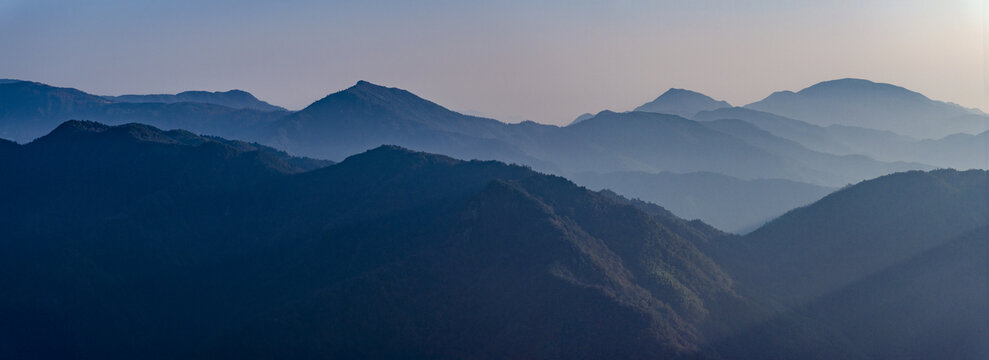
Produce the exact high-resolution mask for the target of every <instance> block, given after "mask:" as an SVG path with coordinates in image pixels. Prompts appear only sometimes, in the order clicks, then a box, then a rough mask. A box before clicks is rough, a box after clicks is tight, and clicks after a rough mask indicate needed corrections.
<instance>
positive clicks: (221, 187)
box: [0, 121, 848, 359]
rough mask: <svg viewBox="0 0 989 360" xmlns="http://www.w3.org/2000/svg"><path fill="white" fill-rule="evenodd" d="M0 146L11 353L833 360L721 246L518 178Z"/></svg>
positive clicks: (630, 205)
mask: <svg viewBox="0 0 989 360" xmlns="http://www.w3.org/2000/svg"><path fill="white" fill-rule="evenodd" d="M0 149H2V151H3V152H2V153H0V154H4V156H7V161H4V162H3V166H4V167H5V173H7V174H10V176H5V177H3V178H2V179H0V195H2V196H3V197H4V198H5V199H6V201H4V202H3V203H2V205H0V215H3V216H0V229H2V230H0V231H2V234H3V235H4V236H0V239H2V240H0V248H2V249H3V251H2V252H0V259H2V261H0V269H2V271H0V286H3V288H4V289H6V293H7V295H6V296H4V297H3V298H2V299H0V313H2V316H3V318H4V319H5V321H3V322H2V323H0V354H2V355H3V357H6V358H20V357H34V358H38V357H74V358H136V357H139V358H200V357H203V358H217V357H224V358H227V357H244V356H247V357H266V356H268V355H272V356H275V355H277V356H290V357H306V358H341V357H343V358H352V357H430V358H476V357H491V356H496V357H525V358H533V357H538V358H546V357H566V358H573V357H577V358H584V357H589V358H599V357H611V356H619V357H626V358H654V357H664V358H685V359H686V358H690V359H697V358H702V359H704V358H711V359H718V358H738V357H766V356H788V357H789V356H800V357H807V358H829V357H836V356H838V357H842V356H844V355H845V354H846V353H847V352H848V350H847V349H843V348H840V347H838V346H836V345H835V344H840V343H843V341H845V340H843V338H842V337H841V336H840V335H838V334H835V333H833V332H830V330H827V329H823V328H816V327H815V326H816V325H815V323H814V322H813V321H807V320H805V319H802V318H799V317H793V316H789V315H787V314H785V313H781V312H779V311H777V310H774V309H773V308H772V307H770V306H768V305H765V304H764V303H763V302H761V301H757V300H755V299H753V298H750V297H749V296H747V295H744V293H743V291H742V289H739V288H737V287H736V286H735V285H734V282H733V280H732V278H731V276H730V275H728V274H727V273H725V272H724V271H723V270H722V269H721V268H720V267H719V266H718V265H717V264H716V263H715V262H714V261H713V260H712V259H711V258H710V257H708V256H707V255H706V254H705V253H703V252H702V251H701V250H700V249H699V248H698V247H697V246H696V245H695V244H705V243H711V242H713V241H716V239H718V238H720V237H723V236H725V235H724V234H723V233H721V232H719V231H717V230H715V229H713V228H711V227H709V226H707V225H705V224H703V223H702V222H699V221H692V222H688V221H685V220H682V219H680V218H677V217H676V216H674V215H672V214H671V213H669V212H668V211H666V210H665V209H662V208H660V207H658V206H656V205H651V204H645V203H641V202H636V201H632V200H627V199H624V198H622V197H620V196H618V195H615V194H614V193H608V192H600V193H599V192H592V191H589V190H587V189H584V188H581V187H578V186H576V185H574V184H573V183H571V182H569V181H568V180H566V179H564V178H560V177H556V176H551V175H543V174H539V173H536V172H533V171H532V170H529V169H527V168H524V167H520V166H512V165H506V164H503V163H499V162H493V161H469V162H467V161H460V160H455V159H452V158H449V157H445V156H439V155H432V154H426V153H421V152H414V151H409V150H405V149H402V148H398V147H394V146H384V147H379V148H376V149H373V150H370V151H367V152H364V153H361V154H358V155H354V156H351V157H349V158H347V159H346V160H344V161H342V162H341V163H339V164H326V163H319V162H314V161H313V160H310V159H300V158H293V157H289V156H287V155H285V154H284V153H279V152H273V151H272V150H271V149H268V148H264V147H260V146H256V145H250V144H245V143H241V142H236V141H229V140H224V139H218V138H206V137H200V136H196V135H192V134H191V133H188V132H184V131H163V130H159V129H156V128H153V127H150V126H146V125H139V124H125V125H120V126H106V125H103V124H99V123H93V122H81V121H71V122H66V123H64V124H62V125H60V126H59V127H58V128H56V129H55V130H53V131H52V132H51V133H50V134H48V135H46V136H43V137H41V138H39V139H37V140H35V141H33V142H31V143H28V144H25V145H16V144H13V145H10V146H4V147H3V148H0ZM324 165H326V166H324ZM761 319H774V321H773V322H772V326H763V327H760V329H759V330H754V331H749V332H746V334H747V335H748V334H757V335H758V336H759V338H760V339H762V340H759V341H756V342H753V341H751V339H748V338H747V337H746V338H744V339H742V338H739V339H737V340H736V339H735V337H736V336H737V335H736V332H735V329H738V328H741V327H745V326H748V325H749V324H757V323H760V321H761ZM794 329H798V330H799V331H800V332H799V333H793V332H791V331H792V330H794ZM821 334H824V335H826V337H823V338H819V337H818V336H819V335H821ZM808 345H812V346H813V349H814V351H813V352H809V351H807V350H806V349H805V347H806V346H808Z"/></svg>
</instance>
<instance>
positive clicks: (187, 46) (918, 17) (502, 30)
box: [0, 0, 989, 124]
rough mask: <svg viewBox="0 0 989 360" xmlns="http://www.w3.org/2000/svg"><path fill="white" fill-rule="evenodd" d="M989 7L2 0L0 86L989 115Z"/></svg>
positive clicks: (968, 2) (555, 119) (523, 106)
mask: <svg viewBox="0 0 989 360" xmlns="http://www.w3.org/2000/svg"><path fill="white" fill-rule="evenodd" d="M987 2H989V0H938V1H914V0H896V1H892V0H890V1H886V0H879V1H868V0H864V1H827V0H825V1H821V0H818V1H793V0H790V1H783V0H764V1H745V0H726V1H713V0H694V1H662V0H658V1H656V0H654V1H622V0H618V1H584V0H566V1H562V0H561V1H538V0H530V1H499V2H495V1H467V0H451V1H445V0H419V1H376V0H363V1H295V0H283V1H257V0H242V1H222V0H194V1H187V0H170V1H148V0H128V1H105V0H88V1H51V0H0V78H16V79H23V80H32V81H39V82H43V83H47V84H51V85H55V86H64V87H74V88H78V89H80V90H84V91H86V92H90V93H95V94H100V95H120V94H128V93H138V94H141V93H176V92H180V91H184V90H211V91H216V90H229V89H242V90H246V91H249V92H251V93H253V94H255V95H256V96H258V97H259V98H261V99H263V100H266V101H268V102H271V103H273V104H276V105H281V106H285V107H287V108H289V109H301V108H303V107H305V106H306V105H308V104H309V103H311V102H313V101H315V100H318V99H319V98H322V97H323V96H325V95H327V94H329V93H332V92H336V91H339V90H342V89H345V88H347V87H349V86H351V85H353V84H354V83H356V82H357V81H358V80H367V81H371V82H374V83H377V84H381V85H387V86H393V87H400V88H403V89H407V90H409V91H412V92H413V93H416V94H418V95H420V96H422V97H424V98H426V99H429V100H432V101H435V102H437V103H439V104H441V105H443V106H446V107H448V108H451V109H453V110H457V111H461V112H469V113H473V114H483V115H486V116H489V117H493V118H496V119H500V120H503V121H507V122H518V121H521V120H533V121H537V122H541V123H553V124H566V123H569V122H570V121H571V120H572V119H573V118H575V117H576V116H578V115H580V114H582V113H585V112H591V113H596V112H598V111H601V110H604V109H611V110H616V111H624V110H631V109H633V108H635V107H636V106H638V105H641V104H643V103H645V102H647V101H649V100H652V99H654V98H655V97H657V96H658V95H660V94H661V93H663V92H664V91H665V90H666V89H668V88H671V87H676V88H686V89H691V90H695V91H699V92H702V93H705V94H707V95H709V96H712V97H714V98H717V99H723V100H726V101H728V102H730V103H732V104H734V105H744V104H747V103H750V102H754V101H757V100H760V99H762V98H764V97H766V96H767V95H769V94H770V93H772V92H774V91H779V90H799V89H802V88H804V87H807V86H810V85H812V84H814V83H817V82H819V81H824V80H831V79H837V78H845V77H856V78H865V79H870V80H873V81H878V82H888V83H893V84H896V85H900V86H904V87H906V88H909V89H911V90H915V91H919V92H921V93H923V94H925V95H927V96H928V97H931V98H933V99H937V100H944V101H951V102H955V103H958V104H960V105H963V106H966V107H979V108H982V109H987V108H989V106H987V88H989V74H987V73H986V69H987V65H989V63H987V57H986V55H985V53H986V49H987V47H989V46H987V45H989V42H987V39H986V36H985V35H986V32H987V25H986V24H985V22H986V18H987V12H989V9H987V8H989V4H987Z"/></svg>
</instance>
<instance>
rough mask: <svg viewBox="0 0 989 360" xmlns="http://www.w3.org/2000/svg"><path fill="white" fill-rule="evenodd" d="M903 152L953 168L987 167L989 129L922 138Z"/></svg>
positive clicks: (921, 159) (988, 165)
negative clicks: (938, 137)
mask: <svg viewBox="0 0 989 360" xmlns="http://www.w3.org/2000/svg"><path fill="white" fill-rule="evenodd" d="M904 152H905V153H906V154H907V155H906V156H910V157H913V158H915V159H918V160H920V161H925V162H929V163H931V164H938V165H941V166H946V167H951V168H955V169H989V131H986V132H983V133H981V134H978V135H970V134H954V135H949V136H945V137H943V138H941V139H937V140H930V139H928V140H922V141H920V142H919V143H917V144H915V145H914V146H912V147H910V148H909V149H908V150H906V151H904Z"/></svg>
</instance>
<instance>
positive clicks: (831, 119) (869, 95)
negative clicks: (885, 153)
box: [746, 79, 989, 138]
mask: <svg viewBox="0 0 989 360" xmlns="http://www.w3.org/2000/svg"><path fill="white" fill-rule="evenodd" d="M746 107H747V108H751V109H756V110H761V111H766V112H771V113H774V114H779V115H782V116H786V117H790V118H794V119H800V120H804V121H809V122H811V123H814V124H818V125H833V124H838V125H848V126H860V127H866V128H873V129H879V130H888V131H893V132H896V133H899V134H904V135H908V136H913V137H916V138H939V137H943V136H947V135H950V134H954V133H973V134H975V133H980V132H983V131H986V130H987V129H989V124H987V120H986V114H984V113H982V112H981V111H978V110H973V109H966V108H963V107H961V106H958V105H956V104H952V103H945V102H941V101H935V100H931V99H929V98H927V97H926V96H924V95H921V94H919V93H917V92H913V91H910V90H907V89H904V88H902V87H899V86H895V85H890V84H883V83H874V82H871V81H868V80H861V79H840V80H832V81H825V82H821V83H818V84H815V85H813V86H811V87H808V88H806V89H803V90H800V91H798V92H792V91H780V92H776V93H773V94H772V95H770V96H769V97H767V98H765V99H763V100H761V101H758V102H755V103H752V104H749V105H746Z"/></svg>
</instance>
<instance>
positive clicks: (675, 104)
mask: <svg viewBox="0 0 989 360" xmlns="http://www.w3.org/2000/svg"><path fill="white" fill-rule="evenodd" d="M724 107H731V104H729V103H727V102H724V101H720V100H714V99H712V98H711V97H709V96H707V95H704V94H701V93H699V92H695V91H690V90H684V89H669V90H667V91H666V92H665V93H663V94H662V95H660V96H659V97H657V98H656V99H655V100H653V101H650V102H648V103H645V104H643V105H642V106H639V107H637V108H635V111H645V112H655V113H663V114H673V115H678V116H682V117H685V118H688V119H689V118H691V117H693V116H694V115H697V113H698V112H701V111H707V110H714V109H719V108H724Z"/></svg>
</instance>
